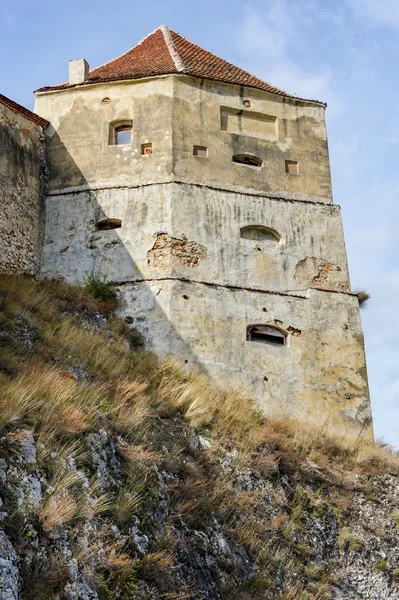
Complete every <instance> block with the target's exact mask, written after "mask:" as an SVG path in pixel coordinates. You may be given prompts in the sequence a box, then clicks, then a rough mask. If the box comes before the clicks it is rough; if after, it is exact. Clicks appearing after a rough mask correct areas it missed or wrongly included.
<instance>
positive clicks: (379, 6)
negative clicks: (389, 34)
mask: <svg viewBox="0 0 399 600" xmlns="http://www.w3.org/2000/svg"><path fill="white" fill-rule="evenodd" d="M348 2H349V5H350V6H351V8H352V9H353V10H354V12H355V13H356V14H357V15H359V16H361V17H364V18H366V19H367V20H368V21H369V23H370V24H371V25H374V26H378V25H387V26H389V27H394V28H399V2H398V0H348Z"/></svg>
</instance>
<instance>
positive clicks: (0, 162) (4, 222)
mask: <svg viewBox="0 0 399 600" xmlns="http://www.w3.org/2000/svg"><path fill="white" fill-rule="evenodd" d="M45 187H46V158H45V137H44V134H43V127H42V126H41V125H39V124H37V123H35V122H34V121H32V120H31V119H29V118H28V117H26V116H25V115H24V114H21V113H19V112H18V111H16V110H13V109H12V108H10V107H8V106H6V105H5V104H3V103H2V102H0V213H1V219H0V272H13V273H29V274H32V273H36V272H37V271H38V268H39V265H40V258H41V247H42V238H43V230H44V194H45Z"/></svg>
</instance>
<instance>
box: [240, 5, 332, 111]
mask: <svg viewBox="0 0 399 600" xmlns="http://www.w3.org/2000/svg"><path fill="white" fill-rule="evenodd" d="M338 18H339V16H338V12H337V13H334V14H330V13H328V12H326V11H325V10H324V9H321V10H320V11H318V10H317V7H316V5H315V4H313V3H312V2H305V1H304V0H303V1H302V2H298V3H297V4H295V5H294V4H293V3H292V2H289V1H288V0H270V2H268V3H267V7H266V8H265V9H263V8H260V9H259V8H258V7H257V6H255V5H252V4H248V5H247V10H246V13H245V17H244V19H243V21H242V22H241V23H240V25H238V26H237V27H236V38H237V41H238V44H237V48H239V50H237V52H238V53H239V54H240V56H242V57H243V58H244V60H245V62H246V64H247V65H249V69H251V70H252V72H255V73H256V74H257V75H258V76H260V77H262V78H263V79H265V80H266V81H268V82H269V83H271V84H272V85H276V86H278V87H280V88H282V89H284V90H286V91H287V92H289V93H291V94H295V95H297V96H300V97H302V98H313V99H316V100H322V101H327V102H328V104H329V106H330V114H331V113H337V112H340V109H341V107H342V101H341V99H340V98H339V97H338V95H337V94H336V92H335V91H334V89H333V86H332V74H331V69H330V68H329V67H328V66H326V67H323V68H320V67H319V68H316V67H314V66H313V68H309V64H307V65H306V66H305V65H304V64H301V63H300V60H299V57H298V52H297V49H298V47H300V45H305V44H306V36H307V34H308V28H309V27H313V26H314V21H315V19H319V20H330V19H335V20H336V19H338Z"/></svg>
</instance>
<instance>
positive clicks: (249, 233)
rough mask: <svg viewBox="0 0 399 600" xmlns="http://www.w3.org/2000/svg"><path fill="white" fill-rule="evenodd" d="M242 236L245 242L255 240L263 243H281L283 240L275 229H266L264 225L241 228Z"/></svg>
mask: <svg viewBox="0 0 399 600" xmlns="http://www.w3.org/2000/svg"><path fill="white" fill-rule="evenodd" d="M240 235H241V237H242V238H243V239H244V240H255V241H257V242H262V241H263V240H269V241H271V242H279V241H280V240H281V235H280V234H279V233H278V232H277V231H276V230H275V229H271V228H270V227H265V226H264V225H247V226H246V227H241V230H240Z"/></svg>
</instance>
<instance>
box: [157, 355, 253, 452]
mask: <svg viewBox="0 0 399 600" xmlns="http://www.w3.org/2000/svg"><path fill="white" fill-rule="evenodd" d="M161 375H162V376H161V381H160V384H159V387H158V395H159V397H160V398H161V399H163V400H164V401H167V402H169V403H171V404H172V405H173V406H175V407H177V408H179V409H180V410H182V411H183V413H184V416H185V418H186V419H187V421H188V422H189V423H190V425H192V426H193V427H203V426H211V428H212V431H213V432H214V433H215V434H216V435H219V436H221V437H222V438H223V439H224V440H225V441H226V440H230V442H231V443H232V444H237V445H239V446H242V445H243V444H244V445H246V444H247V443H248V441H250V440H251V436H250V437H249V438H248V434H250V433H251V432H252V431H253V429H254V428H256V427H257V426H258V425H259V423H261V422H262V420H263V419H262V417H261V415H260V412H259V411H258V410H257V408H256V405H255V403H254V401H253V400H251V399H250V398H248V397H246V396H244V395H242V394H238V393H227V392H223V391H221V390H217V389H215V387H214V386H213V385H212V383H211V382H209V381H208V380H207V379H206V378H205V377H204V376H203V375H201V374H199V373H191V374H189V375H183V374H182V373H181V372H180V370H179V368H178V366H177V365H175V364H173V363H166V364H165V366H164V367H163V370H162V371H161Z"/></svg>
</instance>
